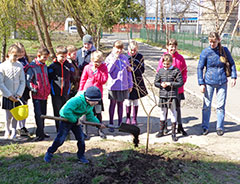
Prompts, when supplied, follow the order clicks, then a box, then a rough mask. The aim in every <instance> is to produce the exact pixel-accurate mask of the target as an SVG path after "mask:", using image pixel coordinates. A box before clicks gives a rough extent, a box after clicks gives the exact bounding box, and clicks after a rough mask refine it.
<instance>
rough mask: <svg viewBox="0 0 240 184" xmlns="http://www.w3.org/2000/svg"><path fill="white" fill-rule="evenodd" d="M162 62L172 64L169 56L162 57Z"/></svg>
mask: <svg viewBox="0 0 240 184" xmlns="http://www.w3.org/2000/svg"><path fill="white" fill-rule="evenodd" d="M162 62H167V63H172V62H173V59H172V56H171V54H165V55H164V56H163V61H162Z"/></svg>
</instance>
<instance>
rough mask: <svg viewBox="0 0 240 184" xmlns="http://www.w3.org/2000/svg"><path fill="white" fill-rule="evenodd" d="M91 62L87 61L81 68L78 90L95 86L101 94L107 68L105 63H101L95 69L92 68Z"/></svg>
mask: <svg viewBox="0 0 240 184" xmlns="http://www.w3.org/2000/svg"><path fill="white" fill-rule="evenodd" d="M92 68H93V63H92V62H91V63H89V64H88V65H86V66H85V67H84V69H83V73H82V76H81V80H80V84H79V89H78V91H82V90H84V91H85V90H86V89H87V88H88V87H90V86H96V87H98V88H99V89H100V91H101V93H102V95H103V85H104V84H105V83H106V82H107V80H108V69H107V66H106V64H105V63H103V64H101V65H100V66H99V67H98V68H97V70H96V71H93V70H92Z"/></svg>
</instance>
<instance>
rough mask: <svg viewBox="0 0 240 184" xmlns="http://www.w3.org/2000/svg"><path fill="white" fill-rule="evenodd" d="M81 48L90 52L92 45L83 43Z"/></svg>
mask: <svg viewBox="0 0 240 184" xmlns="http://www.w3.org/2000/svg"><path fill="white" fill-rule="evenodd" d="M83 47H84V48H85V49H86V50H90V49H91V48H92V44H91V43H84V44H83Z"/></svg>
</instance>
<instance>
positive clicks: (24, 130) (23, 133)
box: [18, 127, 29, 136]
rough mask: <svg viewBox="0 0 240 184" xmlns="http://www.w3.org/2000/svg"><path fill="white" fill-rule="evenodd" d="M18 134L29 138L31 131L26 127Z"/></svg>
mask: <svg viewBox="0 0 240 184" xmlns="http://www.w3.org/2000/svg"><path fill="white" fill-rule="evenodd" d="M18 134H19V135H20V136H29V131H28V130H27V129H26V127H23V128H21V129H20V130H18Z"/></svg>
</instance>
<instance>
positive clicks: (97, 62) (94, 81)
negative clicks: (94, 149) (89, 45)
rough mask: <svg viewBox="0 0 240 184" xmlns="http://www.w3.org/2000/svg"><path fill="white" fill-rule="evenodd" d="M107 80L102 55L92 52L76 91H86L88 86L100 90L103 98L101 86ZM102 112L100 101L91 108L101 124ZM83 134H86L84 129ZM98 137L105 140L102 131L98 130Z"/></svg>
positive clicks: (101, 102)
mask: <svg viewBox="0 0 240 184" xmlns="http://www.w3.org/2000/svg"><path fill="white" fill-rule="evenodd" d="M107 80H108V69H107V66H106V64H105V63H103V53H102V52H101V51H94V52H93V53H91V62H90V63H89V64H88V65H86V66H85V67H84V69H83V73H82V76H81V80H80V84H79V89H78V91H86V89H87V88H88V87H90V86H96V87H98V88H99V89H100V91H101V93H102V96H103V85H104V84H105V83H106V82H107ZM103 110H104V107H103V101H102V100H101V101H100V102H99V103H98V104H97V105H95V107H94V108H93V111H94V114H95V115H96V116H97V118H98V119H99V121H100V122H101V123H102V114H101V111H103ZM85 133H87V130H86V127H85ZM98 133H99V136H100V137H101V138H104V139H105V138H106V135H105V134H104V133H103V131H102V129H98Z"/></svg>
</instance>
